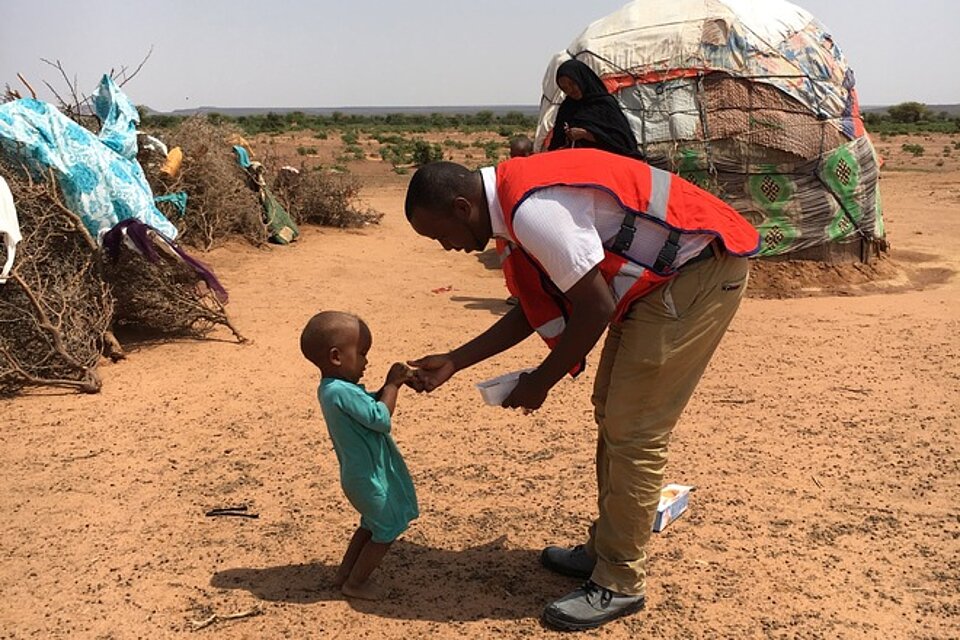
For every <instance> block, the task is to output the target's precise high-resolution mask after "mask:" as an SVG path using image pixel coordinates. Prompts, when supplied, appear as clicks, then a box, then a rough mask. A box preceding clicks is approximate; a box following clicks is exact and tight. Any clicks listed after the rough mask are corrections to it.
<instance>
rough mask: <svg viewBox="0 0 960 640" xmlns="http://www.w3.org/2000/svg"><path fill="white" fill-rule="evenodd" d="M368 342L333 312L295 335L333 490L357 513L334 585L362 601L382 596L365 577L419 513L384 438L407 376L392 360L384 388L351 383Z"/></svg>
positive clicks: (361, 329) (361, 330) (362, 326)
mask: <svg viewBox="0 0 960 640" xmlns="http://www.w3.org/2000/svg"><path fill="white" fill-rule="evenodd" d="M372 342H373V338H372V336H371V335H370V329H369V328H368V327H367V325H366V323H365V322H364V321H363V320H361V319H360V318H358V317H357V316H354V315H351V314H348V313H342V312H339V311H324V312H322V313H318V314H317V315H315V316H313V317H312V318H310V321H309V322H308V323H307V326H306V327H305V328H304V329H303V333H302V334H301V335H300V350H301V351H302V352H303V355H304V356H305V357H306V358H307V360H309V361H310V362H312V363H313V364H315V365H316V366H317V367H318V368H319V369H320V372H321V374H322V379H321V380H320V388H319V389H318V391H317V395H318V397H319V399H320V407H321V408H322V409H323V418H324V420H325V421H326V423H327V430H328V431H329V433H330V438H331V439H332V440H333V448H334V450H335V451H336V453H337V461H338V462H339V463H340V485H341V487H343V492H344V493H345V494H346V496H347V499H348V500H349V501H350V504H352V505H353V506H354V508H355V509H356V510H357V511H359V512H360V526H359V527H358V528H357V530H356V531H355V532H354V534H353V537H352V538H351V539H350V544H349V546H348V547H347V551H346V553H345V554H344V556H343V561H342V562H341V563H340V569H339V570H338V571H337V575H336V577H335V578H334V581H333V584H334V586H336V587H339V588H340V591H341V592H342V593H343V594H344V595H346V596H350V597H354V598H362V599H364V600H376V599H379V598H380V597H381V593H380V590H379V588H378V587H377V586H376V584H375V583H374V582H373V581H372V580H369V579H368V578H369V577H370V574H371V573H373V571H374V569H376V568H377V566H378V565H379V564H380V561H381V560H382V559H383V556H384V555H385V554H386V553H387V549H389V548H390V544H391V543H392V542H393V541H394V540H396V539H397V537H398V536H399V535H400V534H401V533H403V532H404V531H405V530H406V529H407V527H408V526H409V524H410V522H411V521H412V520H414V519H416V518H417V517H418V516H419V515H420V512H419V510H418V508H417V496H416V494H415V493H414V490H413V481H412V480H411V479H410V473H409V472H408V471H407V466H406V464H404V462H403V458H402V457H401V456H400V451H398V450H397V445H396V443H394V441H393V438H391V437H390V416H391V415H392V414H393V410H394V408H395V407H396V403H397V393H398V392H399V390H400V387H401V385H403V384H404V383H405V382H406V381H407V380H409V379H410V378H411V376H412V372H411V370H410V369H409V368H408V367H407V366H406V365H404V364H402V363H399V362H398V363H396V364H394V365H393V366H392V367H390V371H389V373H387V380H386V382H384V384H383V387H382V388H381V389H380V390H379V391H378V392H377V393H369V392H368V391H367V390H366V389H364V387H363V385H361V384H358V383H359V381H360V378H361V377H362V376H363V371H364V369H365V368H366V366H367V352H368V351H369V350H370V345H371V343H372Z"/></svg>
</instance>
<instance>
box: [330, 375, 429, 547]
mask: <svg viewBox="0 0 960 640" xmlns="http://www.w3.org/2000/svg"><path fill="white" fill-rule="evenodd" d="M317 396H318V397H319V398H320V407H321V409H323V418H324V420H326V422H327V430H328V431H329V432H330V438H331V439H332V440H333V448H334V450H335V451H336V452H337V460H338V461H339V462H340V485H341V486H342V487H343V492H344V493H345V494H346V495H347V499H348V500H349V501H350V504H352V505H353V506H354V508H355V509H356V510H357V511H359V512H360V526H361V527H363V528H364V529H368V530H369V531H372V532H373V537H372V538H371V539H372V540H373V541H374V542H392V541H393V540H396V539H397V537H398V536H399V535H400V534H401V533H403V532H404V531H405V530H406V529H407V527H408V526H409V525H410V522H411V521H412V520H414V519H416V518H417V517H418V516H419V515H420V511H419V509H418V508H417V494H416V493H415V492H414V490H413V480H411V479H410V472H409V471H407V465H406V464H404V462H403V458H402V457H401V456H400V451H399V450H398V449H397V445H396V443H395V442H394V441H393V438H392V437H391V436H390V411H389V410H387V406H386V405H385V404H383V403H382V402H380V401H378V400H377V399H376V396H375V395H374V394H372V393H369V392H368V391H367V390H366V389H364V387H363V385H358V384H353V383H352V382H347V381H346V380H338V379H335V378H323V379H322V380H321V381H320V388H319V389H318V390H317Z"/></svg>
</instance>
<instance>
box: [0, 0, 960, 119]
mask: <svg viewBox="0 0 960 640" xmlns="http://www.w3.org/2000/svg"><path fill="white" fill-rule="evenodd" d="M662 1H663V2H670V1H671V0H662ZM623 4H625V0H578V1H573V0H475V1H473V2H463V1H462V0H405V1H404V0H392V1H389V2H388V1H385V0H384V1H363V0H317V1H314V2H306V1H305V2H294V1H292V0H272V1H271V0H262V1H260V2H252V1H248V0H231V1H227V0H159V1H153V2H142V1H140V0H126V1H124V2H119V1H116V0H101V1H99V2H95V3H91V2H83V1H82V0H0V86H2V83H4V82H6V83H9V84H11V85H12V86H17V87H18V88H19V87H20V85H19V82H18V81H17V79H16V73H17V72H18V71H20V72H22V73H23V74H24V75H25V76H26V77H27V79H28V80H30V81H31V83H32V84H33V85H34V86H35V88H37V90H38V92H39V93H40V94H41V96H40V97H41V98H49V97H50V93H49V92H48V91H47V89H46V88H45V87H42V80H46V81H48V82H50V83H51V84H53V85H54V86H55V87H56V88H57V89H58V90H59V89H60V88H62V87H63V86H64V85H63V84H62V81H61V80H60V78H59V77H58V75H57V72H56V70H55V69H52V68H50V67H48V66H46V65H45V64H43V63H42V62H41V61H40V58H48V59H51V60H55V59H58V58H59V59H60V60H61V61H62V62H63V64H64V67H65V68H66V69H67V70H68V71H69V72H70V73H71V75H72V74H76V75H77V77H78V80H79V83H80V85H81V86H82V88H84V89H85V90H86V91H87V92H89V91H90V90H92V88H93V87H94V85H95V84H96V82H97V81H98V79H99V77H100V75H101V74H102V73H104V72H106V71H109V70H110V68H111V67H119V66H122V65H127V66H130V67H133V66H136V64H137V63H138V62H139V61H140V60H141V59H142V58H143V56H144V55H145V54H146V52H147V51H148V50H149V48H150V46H151V45H153V46H154V51H153V56H152V57H151V59H150V60H149V61H148V62H147V64H146V66H145V67H144V69H143V71H141V73H140V75H139V76H137V77H136V78H135V79H134V80H133V81H131V82H130V83H128V84H127V85H126V87H125V91H126V92H127V93H128V95H130V97H131V98H132V99H133V101H134V102H136V103H137V104H146V105H149V106H150V107H152V108H154V109H159V110H164V111H166V110H171V109H179V108H190V107H199V106H204V105H216V106H220V107H231V106H235V107H238V106H256V107H342V106H457V105H501V104H531V105H532V104H536V103H538V101H539V99H540V81H541V78H542V75H543V70H544V68H545V66H546V64H547V62H548V60H549V59H550V57H551V56H552V55H553V54H554V53H555V52H557V51H560V50H562V49H564V48H565V47H566V46H567V45H568V44H569V43H570V42H571V41H572V40H573V38H574V37H575V36H576V35H577V34H579V33H580V31H582V30H583V29H584V28H585V27H586V26H587V25H588V24H589V23H590V22H592V21H593V20H596V19H597V18H600V17H603V16H605V15H607V14H609V13H611V12H612V11H614V10H616V9H618V8H619V7H620V6H622V5H623ZM796 4H798V5H800V6H802V7H803V8H805V9H807V10H808V11H810V12H811V13H813V14H814V15H815V16H816V17H817V18H819V19H820V21H821V22H822V23H824V24H825V25H826V26H827V28H828V29H830V30H831V31H832V33H833V36H834V38H835V40H836V42H838V43H839V44H840V46H841V47H842V48H843V50H844V52H845V54H846V56H847V59H848V60H849V61H850V64H851V66H852V67H853V69H854V71H855V73H856V78H857V88H858V90H859V94H860V101H861V103H862V104H866V105H877V104H895V103H898V102H904V101H907V100H918V101H920V102H924V103H927V104H940V103H957V102H960V73H958V72H957V70H956V69H957V66H958V63H960V2H956V1H954V0H799V1H798V2H796Z"/></svg>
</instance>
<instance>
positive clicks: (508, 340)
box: [407, 305, 533, 391]
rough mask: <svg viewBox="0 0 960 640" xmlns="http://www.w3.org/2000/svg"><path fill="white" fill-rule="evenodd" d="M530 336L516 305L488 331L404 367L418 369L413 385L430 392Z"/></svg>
mask: <svg viewBox="0 0 960 640" xmlns="http://www.w3.org/2000/svg"><path fill="white" fill-rule="evenodd" d="M531 333H533V328H532V327H531V326H530V323H529V322H527V318H526V316H524V315H523V310H522V309H521V308H520V306H519V305H518V306H515V307H513V308H512V309H510V311H508V312H507V314H506V315H505V316H503V317H502V318H500V319H499V320H497V321H496V322H495V323H494V324H493V325H492V326H491V327H490V328H489V329H487V330H486V331H484V332H483V333H481V334H480V335H478V336H477V337H476V338H474V339H473V340H471V341H469V342H467V343H466V344H464V345H462V346H460V347H457V348H456V349H454V350H453V351H450V352H449V353H445V354H438V355H431V356H426V357H423V358H420V359H419V360H411V361H409V362H408V363H407V364H409V365H410V366H411V367H416V368H417V371H416V373H415V376H416V379H415V381H414V382H413V383H412V386H414V388H416V389H417V390H418V391H433V390H434V389H436V388H437V387H439V386H440V385H442V384H443V383H444V382H446V381H447V380H449V379H450V378H451V377H452V376H453V374H455V373H456V372H457V371H461V370H463V369H466V368H467V367H472V366H473V365H475V364H477V363H478V362H481V361H483V360H486V359H487V358H489V357H491V356H495V355H497V354H498V353H502V352H503V351H506V350H507V349H509V348H510V347H513V346H515V345H517V344H519V343H520V342H522V341H523V340H524V339H526V338H527V337H528V336H529V335H530V334H531Z"/></svg>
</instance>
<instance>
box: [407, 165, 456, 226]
mask: <svg viewBox="0 0 960 640" xmlns="http://www.w3.org/2000/svg"><path fill="white" fill-rule="evenodd" d="M470 174H471V171H470V170H469V169H467V168H466V167H464V166H463V165H459V164H457V163H455V162H446V161H441V162H431V163H429V164H425V165H423V166H422V167H420V168H419V169H417V172H416V173H414V174H413V177H412V178H411V179H410V185H409V186H408V187H407V199H406V202H405V203H404V212H405V213H406V215H407V220H411V219H412V218H413V212H414V211H415V210H417V209H429V210H431V211H437V212H445V211H447V210H448V209H450V208H451V207H452V205H453V200H454V198H456V197H457V196H459V195H463V194H464V192H465V191H466V187H467V185H468V184H469V180H470Z"/></svg>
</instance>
